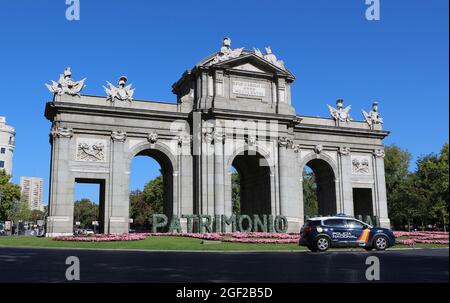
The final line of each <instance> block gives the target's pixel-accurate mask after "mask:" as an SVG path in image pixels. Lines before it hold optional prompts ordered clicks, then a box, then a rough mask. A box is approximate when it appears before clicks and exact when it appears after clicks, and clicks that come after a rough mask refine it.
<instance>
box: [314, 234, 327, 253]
mask: <svg viewBox="0 0 450 303" xmlns="http://www.w3.org/2000/svg"><path fill="white" fill-rule="evenodd" d="M316 248H317V250H318V251H326V250H327V249H328V248H330V240H329V239H328V238H327V237H319V238H318V239H317V242H316Z"/></svg>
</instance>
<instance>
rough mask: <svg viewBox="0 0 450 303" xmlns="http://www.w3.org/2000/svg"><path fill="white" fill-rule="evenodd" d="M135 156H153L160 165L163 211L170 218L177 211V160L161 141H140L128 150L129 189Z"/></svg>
mask: <svg viewBox="0 0 450 303" xmlns="http://www.w3.org/2000/svg"><path fill="white" fill-rule="evenodd" d="M136 156H148V157H151V158H153V159H154V160H155V161H156V162H158V164H159V165H160V166H161V173H162V176H163V182H164V213H165V214H166V215H167V216H168V217H169V218H170V217H171V216H172V215H174V214H176V213H177V211H178V186H177V184H178V161H177V159H176V157H175V156H174V154H173V153H172V151H171V149H170V147H169V146H167V145H166V144H164V143H163V142H156V143H154V144H151V143H150V142H142V143H139V144H137V145H136V146H133V148H131V149H130V150H129V151H128V154H127V159H126V171H127V172H128V174H127V176H128V190H130V180H129V179H130V175H131V162H132V161H133V159H134V158H135V157H136Z"/></svg>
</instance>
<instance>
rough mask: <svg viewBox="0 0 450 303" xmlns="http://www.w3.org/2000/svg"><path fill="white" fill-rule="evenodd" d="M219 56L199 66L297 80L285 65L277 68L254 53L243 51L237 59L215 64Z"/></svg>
mask: <svg viewBox="0 0 450 303" xmlns="http://www.w3.org/2000/svg"><path fill="white" fill-rule="evenodd" d="M218 55H219V53H217V54H215V55H211V56H209V57H208V58H206V59H205V60H203V61H202V62H200V63H199V64H198V65H197V66H204V67H216V68H223V69H229V70H236V71H245V72H254V73H265V74H277V75H279V76H284V77H287V78H290V79H292V80H293V79H294V78H295V77H294V75H293V74H292V73H291V72H290V71H289V70H287V69H286V68H285V67H284V65H282V66H277V65H275V64H273V63H271V62H269V61H268V60H266V59H265V58H264V57H261V56H260V55H257V54H256V53H255V52H252V51H244V50H243V51H242V52H241V53H240V55H239V56H237V57H231V58H227V59H225V60H223V61H219V62H215V60H216V61H217V58H218Z"/></svg>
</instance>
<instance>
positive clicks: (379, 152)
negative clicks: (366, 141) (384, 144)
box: [373, 149, 385, 158]
mask: <svg viewBox="0 0 450 303" xmlns="http://www.w3.org/2000/svg"><path fill="white" fill-rule="evenodd" d="M373 155H374V156H375V158H384V156H385V153H384V149H377V150H375V151H374V152H373Z"/></svg>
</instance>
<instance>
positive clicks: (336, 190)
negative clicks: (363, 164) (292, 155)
mask: <svg viewBox="0 0 450 303" xmlns="http://www.w3.org/2000/svg"><path fill="white" fill-rule="evenodd" d="M305 166H308V167H309V168H310V169H311V170H312V171H313V173H314V176H315V179H316V185H317V189H316V195H317V200H318V203H319V205H318V206H319V215H335V214H336V213H340V212H341V203H340V200H339V197H340V186H339V168H338V166H337V164H336V162H335V161H334V159H333V158H332V157H330V156H329V155H327V154H324V153H320V154H316V153H315V152H311V153H309V154H307V155H306V156H305V157H303V158H302V159H301V160H300V165H299V168H300V173H301V175H302V179H301V180H302V182H301V193H302V195H301V196H302V199H303V198H304V195H303V173H304V169H305ZM302 205H303V207H305V201H302Z"/></svg>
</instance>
